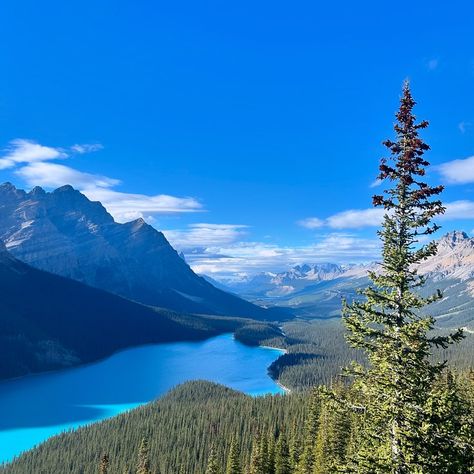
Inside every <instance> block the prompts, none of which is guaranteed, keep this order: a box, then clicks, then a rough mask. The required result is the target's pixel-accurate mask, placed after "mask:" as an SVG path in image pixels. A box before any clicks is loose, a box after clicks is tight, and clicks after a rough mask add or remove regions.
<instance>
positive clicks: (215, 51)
mask: <svg viewBox="0 0 474 474" xmlns="http://www.w3.org/2000/svg"><path fill="white" fill-rule="evenodd" d="M0 14H1V18H2V20H3V21H2V28H1V29H0V64H1V70H2V74H0V122H1V123H0V148H1V150H2V151H1V155H0V167H1V168H2V169H1V170H0V179H1V180H3V181H5V180H10V181H12V182H13V183H15V184H16V185H18V186H21V187H25V188H30V187H32V186H34V185H35V184H39V185H42V186H43V187H45V188H48V189H49V188H54V187H56V186H58V185H60V184H65V183H70V184H72V185H74V186H75V187H77V188H79V189H81V190H83V191H84V192H85V193H86V194H87V195H88V196H89V197H91V198H92V199H100V200H102V201H103V202H104V204H105V205H106V207H107V208H108V209H109V210H110V211H111V212H112V213H113V214H114V216H115V217H116V218H117V219H118V220H127V219H133V218H136V217H139V216H143V217H144V218H145V219H147V220H148V221H149V222H150V223H152V224H153V225H154V226H155V227H156V228H158V229H160V230H164V231H165V234H166V235H167V237H168V238H169V240H170V241H171V242H172V244H173V245H174V246H175V247H176V248H178V249H179V250H183V251H184V252H185V254H186V257H187V259H188V261H189V262H190V263H191V264H192V265H193V266H194V268H196V269H197V270H198V271H202V272H206V273H209V274H212V275H214V276H217V277H222V276H226V275H230V274H234V273H239V274H243V273H253V272H256V271H260V270H271V269H273V270H280V269H283V268H286V267H287V266H289V265H292V264H295V263H300V262H304V261H306V262H316V261H340V262H348V261H360V260H371V259H373V258H375V256H376V255H377V242H376V240H375V229H376V227H375V224H377V222H378V215H377V214H374V212H373V211H367V209H369V208H370V205H371V200H370V197H371V195H372V194H373V192H374V189H373V188H371V187H370V185H371V183H373V181H374V178H375V175H376V172H377V165H378V160H379V158H380V156H382V155H383V154H384V150H383V147H382V146H381V141H382V140H383V139H385V138H388V137H390V136H391V134H392V130H391V127H392V125H393V116H394V112H395V110H396V108H397V102H398V98H399V94H400V90H401V85H402V82H403V80H404V79H405V78H409V79H410V80H411V84H412V88H413V93H414V95H415V98H416V99H417V101H418V103H419V104H418V106H417V109H416V112H417V115H418V116H419V117H420V118H426V119H428V120H429V121H430V123H431V126H430V128H429V129H428V130H427V131H426V133H425V134H424V137H425V139H426V140H427V142H428V143H429V144H430V145H431V147H432V151H431V152H430V154H429V159H430V161H431V162H432V163H433V165H434V166H433V167H432V170H431V171H430V175H429V179H430V180H432V182H433V183H435V182H442V183H444V184H446V192H445V194H444V200H445V201H446V202H447V203H449V204H450V206H449V207H448V213H447V216H446V218H445V219H444V220H443V222H442V224H443V230H444V231H448V230H451V229H463V230H466V231H468V232H470V231H471V230H473V229H474V195H473V191H474V158H473V159H471V160H469V158H470V157H472V156H474V94H473V90H474V47H473V46H474V39H473V34H472V18H473V17H474V5H473V4H472V2H470V1H467V0H466V1H451V2H449V4H446V3H445V2H428V1H418V2H408V1H397V2H364V1H361V2H349V1H345V2H332V3H331V4H329V2H327V3H326V4H322V3H321V2H310V1H295V2H291V3H289V2H278V1H272V2H269V1H268V2H267V1H261V2H250V1H247V0H243V1H240V2H232V3H231V2H217V1H215V2H209V1H204V2H190V1H181V2H156V1H143V0H135V1H133V2H132V1H120V0H114V1H107V0H105V1H99V0H95V1H90V0H83V1H81V2H76V1H70V2H64V1H61V2H59V1H48V0H45V1H44V2H37V1H30V0H25V1H18V0H15V1H13V0H5V1H4V2H2V4H1V6H0ZM455 160H461V161H455ZM354 211H357V212H354ZM361 211H362V212H361ZM341 213H342V214H341ZM310 218H312V220H308V219H310Z"/></svg>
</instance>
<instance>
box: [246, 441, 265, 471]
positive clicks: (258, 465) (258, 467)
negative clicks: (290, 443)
mask: <svg viewBox="0 0 474 474" xmlns="http://www.w3.org/2000/svg"><path fill="white" fill-rule="evenodd" d="M265 468H266V441H265V436H263V435H261V434H260V432H257V434H256V435H255V436H254V438H253V442H252V453H251V455H250V466H249V474H267V472H266V470H265Z"/></svg>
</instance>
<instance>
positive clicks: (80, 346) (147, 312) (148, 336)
mask: <svg viewBox="0 0 474 474" xmlns="http://www.w3.org/2000/svg"><path fill="white" fill-rule="evenodd" d="M226 321H229V322H231V321H234V325H236V326H238V321H235V320H232V319H226ZM222 323H223V322H222V321H218V320H216V321H214V320H213V319H212V318H205V317H198V316H189V315H184V314H178V313H174V312H172V311H167V310H161V309H157V308H152V307H148V306H144V305H142V304H139V303H135V302H133V301H129V300H126V299H124V298H122V297H120V296H117V295H114V294H111V293H107V292H105V291H103V290H100V289H97V288H92V287H90V286H87V285H84V284H83V283H79V282H76V281H74V280H70V279H68V278H63V277H60V276H58V275H54V274H52V273H47V272H44V271H42V270H37V269H35V268H33V267H30V266H29V265H26V264H25V263H23V262H21V261H19V260H17V259H15V258H14V257H13V256H11V255H10V254H9V253H8V252H7V250H6V249H5V247H4V246H3V245H0V379H3V378H8V377H15V376H20V375H25V374H28V373H32V372H40V371H44V370H51V369H59V368H63V367H68V366H72V365H77V364H80V363H84V362H91V361H94V360H97V359H100V358H103V357H106V356H108V355H110V354H112V353H113V352H115V351H117V350H119V349H123V348H126V347H129V346H133V345H138V344H147V343H158V342H170V341H177V340H196V339H204V338H206V337H209V336H212V335H215V334H217V333H218V332H223V331H225V330H227V331H228V330H231V329H235V328H231V327H228V328H224V327H219V325H222Z"/></svg>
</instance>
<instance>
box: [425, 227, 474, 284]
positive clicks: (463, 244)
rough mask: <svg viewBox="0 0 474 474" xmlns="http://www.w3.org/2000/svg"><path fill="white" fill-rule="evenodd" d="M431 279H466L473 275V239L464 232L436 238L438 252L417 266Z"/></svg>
mask: <svg viewBox="0 0 474 474" xmlns="http://www.w3.org/2000/svg"><path fill="white" fill-rule="evenodd" d="M419 271H420V273H423V274H428V275H429V276H431V277H432V278H433V279H436V280H440V279H443V278H453V279H460V280H468V279H470V278H472V277H474V239H473V238H470V237H469V236H468V235H467V234H466V233H465V232H459V231H455V232H450V233H449V234H446V235H444V236H443V237H442V238H441V239H439V240H438V252H437V254H436V255H435V256H433V257H430V258H429V259H427V260H426V261H425V262H423V263H422V264H421V265H420V267H419Z"/></svg>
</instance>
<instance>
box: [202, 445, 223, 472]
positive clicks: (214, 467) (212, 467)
mask: <svg viewBox="0 0 474 474" xmlns="http://www.w3.org/2000/svg"><path fill="white" fill-rule="evenodd" d="M221 472H222V470H221V468H220V466H219V461H218V459H217V451H216V448H215V446H214V445H212V446H211V451H210V453H209V458H208V461H207V468H206V474H221Z"/></svg>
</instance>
